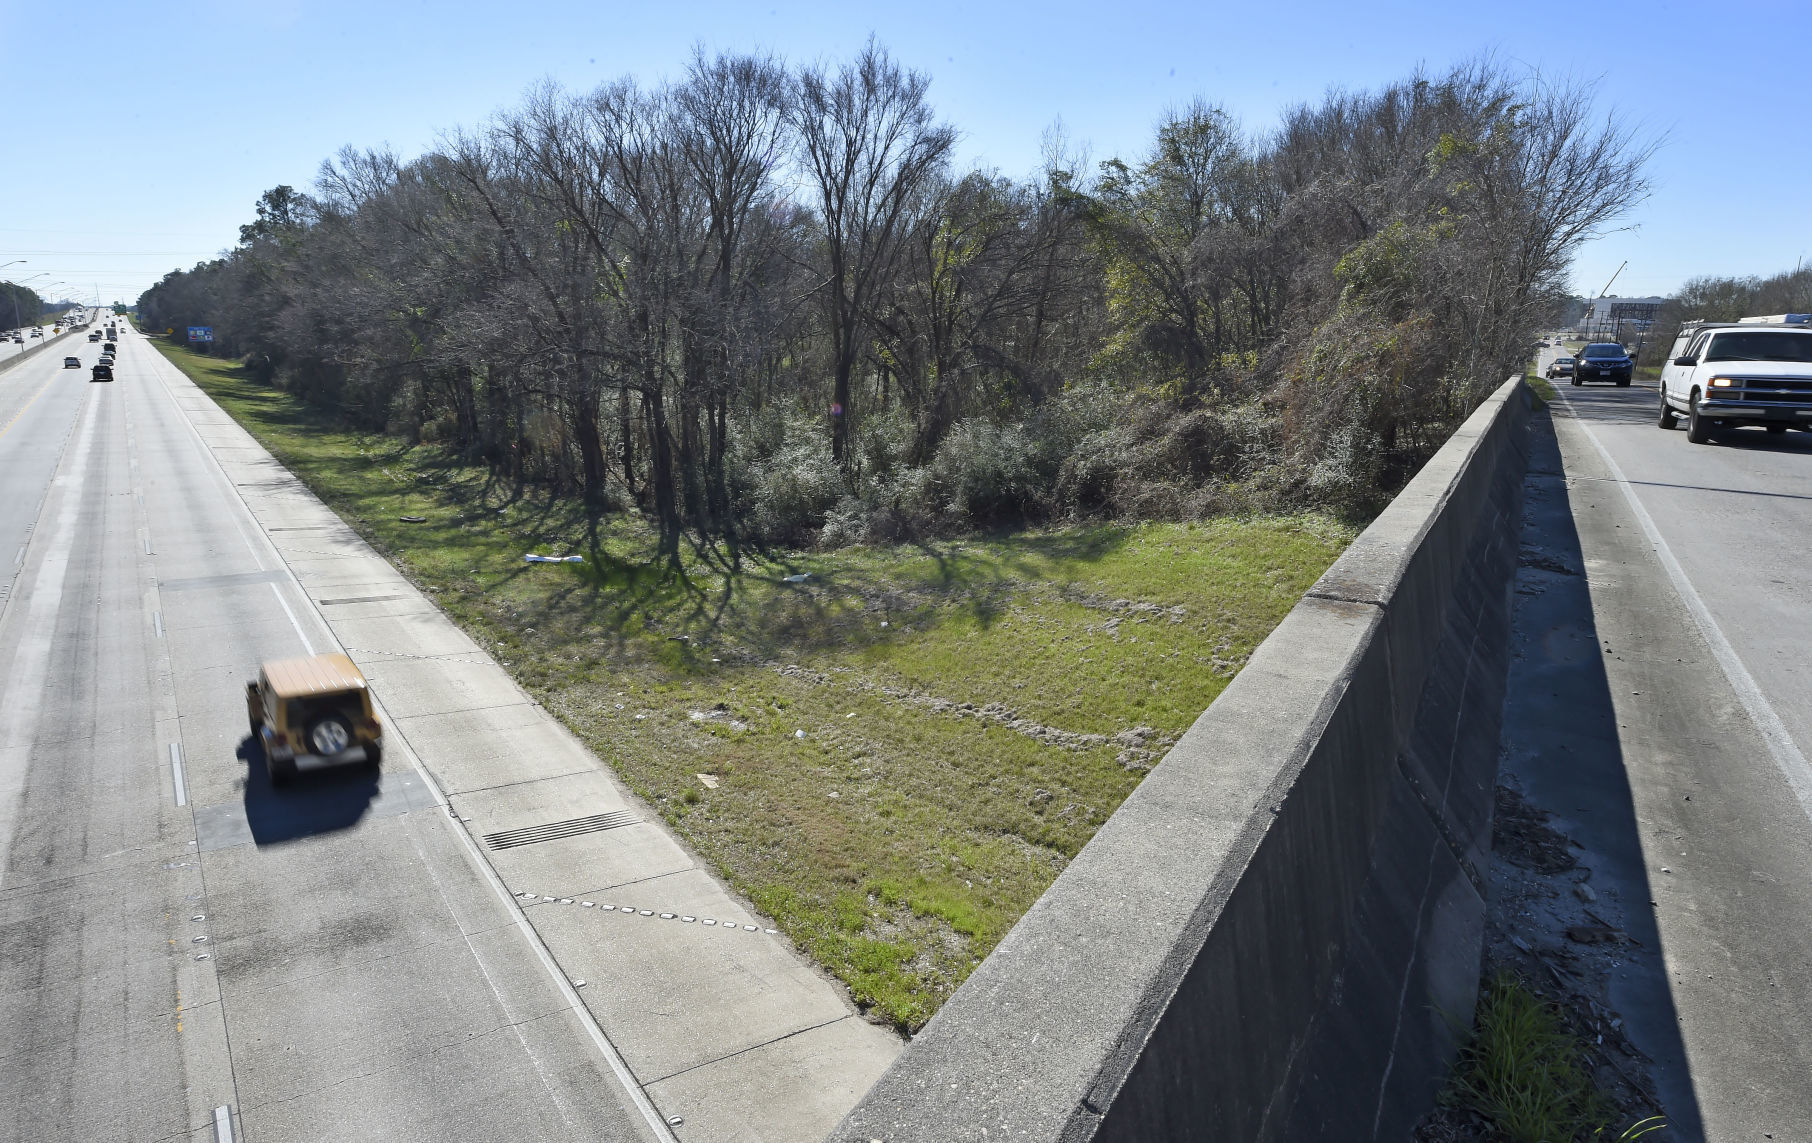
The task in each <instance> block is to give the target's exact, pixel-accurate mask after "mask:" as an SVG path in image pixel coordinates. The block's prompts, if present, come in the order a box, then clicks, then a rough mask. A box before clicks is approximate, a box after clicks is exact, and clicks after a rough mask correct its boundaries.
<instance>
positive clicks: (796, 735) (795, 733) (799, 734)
mask: <svg viewBox="0 0 1812 1143" xmlns="http://www.w3.org/2000/svg"><path fill="white" fill-rule="evenodd" d="M793 737H794V738H804V737H805V731H803V730H795V731H793Z"/></svg>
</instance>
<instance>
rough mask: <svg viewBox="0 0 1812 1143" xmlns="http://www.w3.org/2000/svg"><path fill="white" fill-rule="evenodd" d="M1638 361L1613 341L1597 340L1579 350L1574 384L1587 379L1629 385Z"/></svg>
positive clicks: (1583, 382)
mask: <svg viewBox="0 0 1812 1143" xmlns="http://www.w3.org/2000/svg"><path fill="white" fill-rule="evenodd" d="M1635 372H1636V363H1635V362H1634V361H1631V360H1630V355H1629V353H1628V352H1627V351H1626V350H1625V349H1624V348H1623V346H1621V345H1618V344H1617V343H1616V342H1613V341H1597V342H1593V343H1592V344H1591V345H1588V346H1586V347H1585V348H1584V349H1582V350H1580V351H1579V363H1578V364H1577V365H1575V366H1574V368H1573V384H1575V385H1583V384H1585V383H1586V382H1587V381H1610V382H1612V383H1614V384H1617V385H1628V384H1629V383H1630V378H1631V377H1632V376H1634V375H1635Z"/></svg>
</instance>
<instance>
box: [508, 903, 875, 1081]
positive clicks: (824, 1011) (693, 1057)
mask: <svg viewBox="0 0 1812 1143" xmlns="http://www.w3.org/2000/svg"><path fill="white" fill-rule="evenodd" d="M720 892H721V891H720V890H715V889H714V887H713V886H712V885H711V884H710V879H709V878H708V877H707V876H705V875H704V874H703V873H700V872H698V871H688V872H685V873H680V874H675V875H672V876H669V877H663V878H659V879H657V880H656V881H654V882H641V883H638V884H636V885H634V886H625V887H622V888H619V889H617V890H614V891H612V893H611V896H614V897H617V898H620V899H621V903H624V904H631V905H638V906H640V907H642V908H646V909H650V910H653V911H654V915H653V916H642V915H641V913H640V912H639V911H638V912H637V913H636V914H635V915H634V916H628V917H626V916H624V915H623V913H622V910H621V909H620V908H619V909H618V910H617V912H616V913H614V914H612V913H606V912H603V911H601V910H599V909H595V908H593V909H586V908H584V907H583V906H581V905H579V904H577V903H575V904H572V905H557V904H548V905H542V906H538V907H536V908H534V909H531V910H530V911H529V916H530V920H531V921H533V922H534V925H535V929H536V931H537V932H540V933H543V934H544V935H545V939H546V940H547V941H548V943H549V945H550V946H553V947H558V948H559V949H561V965H562V967H563V968H564V969H565V970H566V972H567V973H568V974H569V975H571V976H573V977H575V978H577V979H582V980H586V981H588V982H591V984H590V986H589V987H587V988H586V989H585V991H584V993H583V994H582V995H583V997H584V1000H585V1003H586V1006H587V1007H589V1008H590V1009H591V1010H592V1012H593V1013H594V1014H595V1015H596V1016H597V1017H598V1022H599V1023H600V1024H602V1025H603V1026H604V1027H606V1028H609V1029H611V1030H612V1032H613V1038H614V1039H615V1040H616V1043H617V1045H618V1047H619V1049H620V1050H621V1051H622V1052H623V1058H624V1059H625V1060H627V1061H628V1063H629V1066H630V1067H631V1068H633V1069H634V1070H635V1073H636V1075H637V1076H638V1077H641V1078H642V1080H643V1082H644V1083H653V1082H655V1081H656V1080H658V1079H660V1078H662V1077H665V1076H670V1075H673V1074H674V1073H676V1072H681V1071H685V1070H687V1069H688V1068H695V1067H698V1066H699V1065H701V1064H704V1063H708V1062H710V1061H712V1060H715V1059H721V1058H723V1057H724V1056H727V1055H730V1054H732V1053H735V1052H740V1051H746V1050H747V1049H749V1048H752V1047H755V1046H757V1045H759V1044H765V1043H768V1042H770V1041H772V1040H775V1039H778V1038H780V1037H782V1036H786V1035H790V1034H792V1033H794V1032H799V1031H803V1030H804V1029H806V1028H811V1027H815V1026H817V1025H820V1024H825V1023H829V1022H830V1021H833V1020H837V1019H840V1018H842V1017H844V1016H847V1015H850V1014H851V1011H850V1008H849V1006H848V1005H847V1004H846V1003H845V1002H843V1000H842V998H841V997H839V996H837V995H836V994H835V993H834V992H832V991H831V990H830V989H829V988H825V989H821V990H818V991H817V992H816V994H813V993H811V992H807V991H805V990H802V989H800V988H799V987H798V984H797V981H796V979H795V976H794V974H795V973H796V971H797V954H796V953H794V952H793V950H792V948H791V946H790V944H788V943H786V942H785V941H784V940H783V939H781V938H777V937H774V936H770V935H768V934H767V933H766V932H765V931H760V932H754V933H750V932H747V931H745V930H744V929H742V928H741V927H738V928H737V929H736V930H735V931H734V932H730V931H727V929H726V926H724V925H722V924H721V923H720V924H718V925H714V926H706V925H705V924H704V923H703V919H704V916H706V915H708V914H702V913H692V912H688V910H690V909H700V910H703V909H705V908H707V907H709V908H712V909H718V908H721V906H720V905H718V904H717V903H715V902H714V901H713V900H712V899H713V898H714V897H717V896H718V894H719V893H720ZM600 895H602V894H600ZM663 912H665V913H671V914H674V915H673V916H672V917H671V918H667V917H662V916H661V914H662V913H663ZM684 916H691V917H694V920H692V921H691V922H687V921H684V920H682V919H681V918H682V917H684ZM733 916H734V913H733ZM713 919H717V920H720V921H721V919H722V914H721V913H720V914H719V915H718V917H716V918H713ZM778 1078H779V1077H771V1079H773V1080H774V1081H776V1082H777V1081H778Z"/></svg>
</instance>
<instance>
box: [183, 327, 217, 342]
mask: <svg viewBox="0 0 1812 1143" xmlns="http://www.w3.org/2000/svg"><path fill="white" fill-rule="evenodd" d="M189 340H190V341H213V340H214V327H213V326H211V325H192V326H190V327H189Z"/></svg>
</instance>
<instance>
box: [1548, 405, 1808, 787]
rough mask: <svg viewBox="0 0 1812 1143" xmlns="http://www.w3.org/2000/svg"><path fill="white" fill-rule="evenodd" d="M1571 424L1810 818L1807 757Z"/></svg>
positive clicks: (1615, 475)
mask: <svg viewBox="0 0 1812 1143" xmlns="http://www.w3.org/2000/svg"><path fill="white" fill-rule="evenodd" d="M1555 391H1556V392H1558V393H1561V397H1562V399H1563V400H1565V401H1566V402H1567V407H1568V408H1569V410H1570V409H1571V408H1572V405H1573V401H1572V399H1571V398H1569V397H1567V396H1566V394H1565V393H1564V392H1562V391H1561V390H1558V389H1557V390H1555ZM1573 423H1574V424H1576V425H1578V426H1579V427H1580V428H1582V429H1584V430H1585V434H1586V439H1587V440H1590V441H1591V442H1592V447H1593V448H1595V449H1597V450H1598V456H1599V458H1600V459H1602V460H1603V461H1604V466H1605V467H1606V468H1608V469H1610V470H1611V479H1612V480H1615V481H1616V482H1617V487H1618V488H1621V489H1622V490H1623V498H1624V500H1626V501H1628V503H1629V506H1630V511H1631V512H1632V513H1633V514H1634V515H1635V517H1636V523H1638V524H1640V525H1641V526H1642V532H1643V534H1644V535H1646V536H1647V537H1648V540H1649V543H1651V544H1653V545H1654V546H1655V555H1656V556H1657V557H1658V558H1659V559H1660V561H1661V567H1662V568H1663V569H1664V570H1665V571H1666V572H1667V578H1668V579H1669V580H1671V581H1672V582H1673V585H1674V590H1675V591H1677V592H1679V594H1680V598H1681V599H1682V600H1683V601H1685V603H1686V610H1687V611H1689V612H1691V613H1692V618H1693V622H1694V623H1696V624H1698V627H1699V634H1700V635H1702V636H1704V638H1705V644H1706V646H1708V647H1710V648H1711V654H1712V657H1713V658H1715V659H1716V660H1717V661H1718V666H1719V667H1720V668H1722V669H1723V671H1724V678H1725V679H1726V680H1727V681H1728V682H1729V683H1730V689H1731V690H1733V691H1735V692H1736V696H1737V701H1738V702H1740V703H1742V704H1743V710H1744V711H1745V712H1747V713H1748V715H1749V720H1750V721H1751V722H1753V723H1755V729H1756V732H1757V733H1759V734H1760V735H1761V736H1762V742H1763V743H1764V744H1765V745H1766V746H1767V747H1768V753H1769V755H1770V756H1772V757H1773V759H1774V764H1775V766H1776V767H1778V768H1779V770H1780V772H1781V777H1783V778H1785V779H1786V780H1787V785H1788V786H1789V787H1791V788H1792V790H1793V796H1794V797H1796V798H1798V799H1799V807H1800V809H1801V810H1802V811H1803V812H1804V813H1805V815H1806V817H1807V819H1808V820H1812V765H1809V764H1807V762H1806V756H1805V755H1804V754H1802V753H1801V752H1800V749H1799V747H1798V746H1797V745H1796V744H1795V743H1794V741H1793V735H1792V734H1791V733H1789V732H1788V730H1787V724H1786V723H1784V722H1782V721H1781V716H1780V715H1778V714H1776V713H1775V711H1774V707H1773V705H1772V704H1771V703H1769V701H1768V697H1767V696H1766V695H1764V694H1763V693H1762V688H1761V687H1759V686H1757V685H1756V683H1755V678H1754V677H1753V676H1752V675H1750V673H1749V668H1747V667H1745V666H1743V660H1742V659H1740V658H1738V657H1737V653H1736V648H1734V647H1732V646H1731V645H1730V640H1729V639H1726V638H1725V637H1724V630H1723V628H1721V627H1719V626H1718V621H1717V620H1716V619H1714V618H1712V615H1711V609H1710V608H1708V607H1706V606H1705V601H1704V600H1703V599H1700V598H1699V593H1698V590H1697V589H1696V588H1694V587H1693V585H1692V581H1691V580H1689V579H1687V578H1686V570H1685V569H1684V568H1682V567H1681V566H1680V561H1679V560H1677V559H1675V558H1674V553H1673V549H1672V548H1669V547H1668V546H1667V541H1666V540H1664V539H1662V538H1661V530H1660V529H1659V528H1657V527H1655V521H1654V520H1653V519H1651V518H1650V517H1649V514H1648V509H1646V508H1644V507H1643V506H1642V501H1641V500H1639V499H1637V497H1636V490H1635V489H1634V488H1633V487H1631V486H1630V482H1629V478H1628V477H1626V476H1624V475H1623V469H1621V468H1619V467H1618V465H1617V462H1616V461H1615V460H1613V459H1612V458H1611V453H1610V450H1609V449H1607V448H1605V447H1604V442H1603V441H1601V440H1599V439H1598V434H1597V433H1595V432H1593V431H1592V426H1591V425H1590V424H1588V423H1587V422H1586V420H1585V418H1583V417H1580V416H1577V415H1576V416H1574V418H1573Z"/></svg>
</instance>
